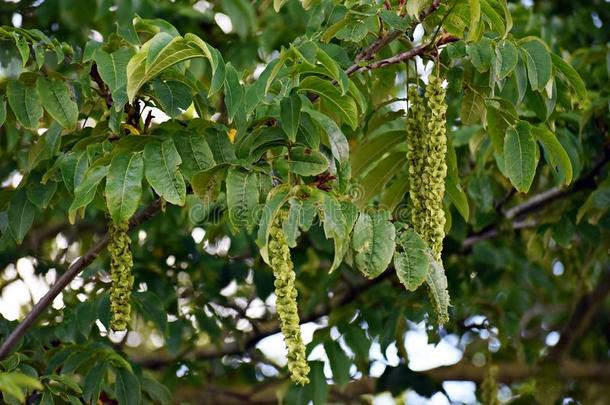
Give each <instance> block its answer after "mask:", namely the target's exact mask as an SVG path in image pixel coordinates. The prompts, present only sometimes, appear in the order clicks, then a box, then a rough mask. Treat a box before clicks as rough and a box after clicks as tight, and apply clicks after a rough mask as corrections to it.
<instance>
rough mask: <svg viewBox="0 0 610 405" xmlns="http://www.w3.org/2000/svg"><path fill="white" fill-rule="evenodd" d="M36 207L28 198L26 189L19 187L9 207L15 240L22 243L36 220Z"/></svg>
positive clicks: (9, 216) (10, 224) (11, 227)
mask: <svg viewBox="0 0 610 405" xmlns="http://www.w3.org/2000/svg"><path fill="white" fill-rule="evenodd" d="M35 210H36V207H35V206H34V204H32V203H31V202H30V200H28V197H27V193H26V190H25V189H23V188H22V189H19V190H17V191H16V192H15V193H14V194H13V198H12V199H11V202H10V205H9V207H8V220H9V226H10V229H11V233H12V234H13V238H15V242H17V244H20V243H21V242H23V238H25V235H26V234H27V233H28V231H29V230H30V228H31V227H32V223H33V222H34V214H35Z"/></svg>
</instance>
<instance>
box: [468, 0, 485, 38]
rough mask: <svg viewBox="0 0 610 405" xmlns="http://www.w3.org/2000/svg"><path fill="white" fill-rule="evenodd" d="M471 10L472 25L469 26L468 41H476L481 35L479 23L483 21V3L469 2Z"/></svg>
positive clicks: (476, 0) (474, 0) (469, 0)
mask: <svg viewBox="0 0 610 405" xmlns="http://www.w3.org/2000/svg"><path fill="white" fill-rule="evenodd" d="M468 5H469V9H470V25H469V26H468V37H467V38H466V39H467V40H468V41H474V40H475V39H476V38H477V36H478V33H479V21H480V20H481V3H480V1H479V0H468Z"/></svg>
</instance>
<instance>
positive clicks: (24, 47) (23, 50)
mask: <svg viewBox="0 0 610 405" xmlns="http://www.w3.org/2000/svg"><path fill="white" fill-rule="evenodd" d="M14 35H15V45H17V50H18V51H19V54H20V55H21V66H23V67H25V66H26V65H27V64H28V59H30V46H29V45H28V41H27V40H26V39H25V38H24V37H23V36H21V35H17V34H16V33H14Z"/></svg>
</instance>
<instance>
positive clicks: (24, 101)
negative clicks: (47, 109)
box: [6, 80, 42, 129]
mask: <svg viewBox="0 0 610 405" xmlns="http://www.w3.org/2000/svg"><path fill="white" fill-rule="evenodd" d="M6 98H7V99H8V104H9V105H10V106H11V110H13V113H15V117H16V118H17V121H19V123H20V124H21V125H23V126H24V127H25V128H27V129H38V121H39V120H40V118H42V106H41V105H40V100H39V99H38V93H37V92H36V89H34V88H33V87H26V86H25V85H24V84H23V83H21V82H19V81H16V80H9V82H8V84H7V85H6Z"/></svg>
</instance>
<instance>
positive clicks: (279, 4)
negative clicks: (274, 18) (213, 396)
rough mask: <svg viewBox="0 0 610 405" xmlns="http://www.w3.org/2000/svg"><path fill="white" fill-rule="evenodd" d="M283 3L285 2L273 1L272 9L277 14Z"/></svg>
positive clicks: (280, 0)
mask: <svg viewBox="0 0 610 405" xmlns="http://www.w3.org/2000/svg"><path fill="white" fill-rule="evenodd" d="M285 3H286V0H273V9H274V10H275V12H276V13H279V12H280V10H281V9H282V6H283V5H284V4H285Z"/></svg>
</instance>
